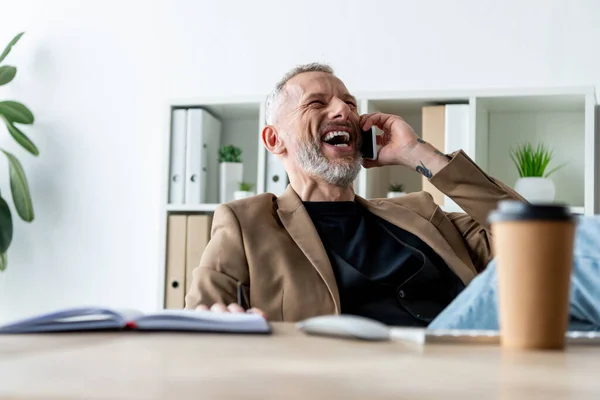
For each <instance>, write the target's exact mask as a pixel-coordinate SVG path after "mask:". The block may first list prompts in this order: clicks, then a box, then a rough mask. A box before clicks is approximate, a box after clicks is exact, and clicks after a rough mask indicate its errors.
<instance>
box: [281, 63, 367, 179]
mask: <svg viewBox="0 0 600 400" xmlns="http://www.w3.org/2000/svg"><path fill="white" fill-rule="evenodd" d="M282 96H283V100H282V104H281V108H280V113H279V115H280V118H279V123H278V125H279V126H280V131H283V132H282V133H284V138H283V140H284V142H285V145H286V148H287V150H288V159H289V161H290V162H292V163H294V164H295V166H296V167H299V168H300V169H301V170H303V171H305V172H306V173H308V174H310V175H313V176H316V177H319V178H321V179H323V180H325V181H326V182H328V183H330V184H334V185H338V186H344V187H346V186H348V185H350V184H351V183H352V182H353V181H354V179H355V178H356V176H357V175H358V173H359V171H360V168H361V164H362V157H361V155H360V152H359V149H360V142H361V134H360V132H361V131H360V128H359V125H358V121H359V115H358V109H357V103H356V99H355V98H354V97H353V96H352V95H350V93H348V90H347V89H346V87H345V86H344V84H343V83H342V81H340V80H339V79H338V78H336V77H334V76H332V75H330V74H327V73H323V72H307V73H303V74H300V75H297V76H295V77H294V78H292V79H290V80H289V81H288V83H287V85H286V87H285V89H284V93H282Z"/></svg>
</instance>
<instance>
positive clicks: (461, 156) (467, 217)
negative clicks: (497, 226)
mask: <svg viewBox="0 0 600 400" xmlns="http://www.w3.org/2000/svg"><path fill="white" fill-rule="evenodd" d="M450 156H451V157H452V159H451V160H450V162H449V163H448V165H446V166H445V167H444V168H442V169H441V170H440V171H438V173H436V174H435V175H434V176H433V177H431V178H430V180H429V181H430V182H431V183H432V184H433V185H434V186H435V187H436V188H438V189H439V190H440V191H441V192H442V193H444V194H445V195H447V196H448V197H450V198H451V199H452V200H454V201H455V202H456V203H457V204H458V205H459V206H460V207H461V208H462V209H463V210H464V211H465V212H464V213H459V212H447V213H445V214H446V217H447V218H448V219H449V220H450V221H451V222H452V224H453V225H454V226H455V227H456V229H457V230H458V231H459V233H460V234H461V236H462V237H463V240H464V242H465V244H466V245H467V249H468V251H469V254H470V256H471V259H472V260H473V263H474V265H475V268H476V269H477V271H479V272H481V271H482V270H483V269H485V267H486V266H487V264H488V263H489V262H490V261H491V259H492V258H493V256H494V254H493V250H492V246H491V231H490V224H489V222H488V215H489V213H490V212H491V211H492V210H494V209H495V208H496V207H497V205H498V202H499V201H502V200H517V201H524V202H525V201H526V200H525V199H524V198H523V197H521V196H520V195H519V194H518V193H517V192H515V191H514V190H513V189H511V188H510V187H509V186H507V185H505V184H504V183H502V182H500V181H499V180H497V179H495V178H493V177H491V176H489V175H488V174H486V173H485V172H483V170H482V169H481V168H480V167H479V166H477V164H475V162H473V160H471V159H470V158H469V156H467V155H466V154H465V153H464V152H463V151H462V150H459V151H457V152H455V153H452V154H450Z"/></svg>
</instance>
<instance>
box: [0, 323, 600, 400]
mask: <svg viewBox="0 0 600 400" xmlns="http://www.w3.org/2000/svg"><path fill="white" fill-rule="evenodd" d="M273 327H274V330H275V333H274V334H273V335H272V336H237V335H235V336H234V335H207V334H163V333H129V332H128V333H87V334H55V335H30V336H25V335H20V336H0V398H6V397H8V398H11V399H13V398H18V399H83V398H85V399H173V400H179V399H187V398H194V399H241V398H251V399H267V398H272V399H321V398H323V399H333V398H336V399H355V398H361V399H380V398H382V399H401V398H402V399H404V398H407V399H408V398H410V399H416V398H418V399H461V400H462V399H467V398H473V399H485V400H488V399H511V400H519V399H535V398H540V399H570V398H573V399H595V400H598V399H600V347H589V346H587V347H585V346H578V347H574V346H573V347H570V348H568V349H567V351H565V352H554V353H542V352H531V353H508V352H503V351H501V349H500V348H499V347H497V346H490V345H477V346H473V345H470V346H464V345H427V347H418V346H416V345H408V344H405V343H402V342H377V343H374V342H359V341H350V340H343V339H332V338H323V337H314V336H306V335H304V334H302V333H300V332H297V331H296V330H295V329H294V326H293V325H290V324H274V325H273Z"/></svg>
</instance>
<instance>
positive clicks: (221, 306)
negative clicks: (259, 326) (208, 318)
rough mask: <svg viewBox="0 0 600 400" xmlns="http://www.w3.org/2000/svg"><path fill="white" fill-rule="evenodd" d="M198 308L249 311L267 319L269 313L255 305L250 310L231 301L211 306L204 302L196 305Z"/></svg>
mask: <svg viewBox="0 0 600 400" xmlns="http://www.w3.org/2000/svg"><path fill="white" fill-rule="evenodd" d="M196 310H201V311H212V312H232V313H244V312H247V313H252V314H259V315H261V316H262V317H263V318H265V319H267V314H265V313H264V312H263V311H262V310H260V309H258V308H254V307H253V308H250V309H248V310H244V309H243V308H242V306H240V305H239V304H235V303H231V304H230V305H228V306H226V305H225V304H223V303H215V304H213V305H212V306H211V307H210V308H208V306H206V305H204V304H200V305H199V306H197V307H196Z"/></svg>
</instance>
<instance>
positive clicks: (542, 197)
mask: <svg viewBox="0 0 600 400" xmlns="http://www.w3.org/2000/svg"><path fill="white" fill-rule="evenodd" d="M515 191H516V192H517V193H519V194H520V195H521V196H523V197H524V198H525V200H527V201H528V202H530V203H552V202H553V201H554V196H555V192H556V189H555V187H554V182H553V181H552V180H551V179H548V178H542V177H526V178H519V179H517V182H516V183H515Z"/></svg>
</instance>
